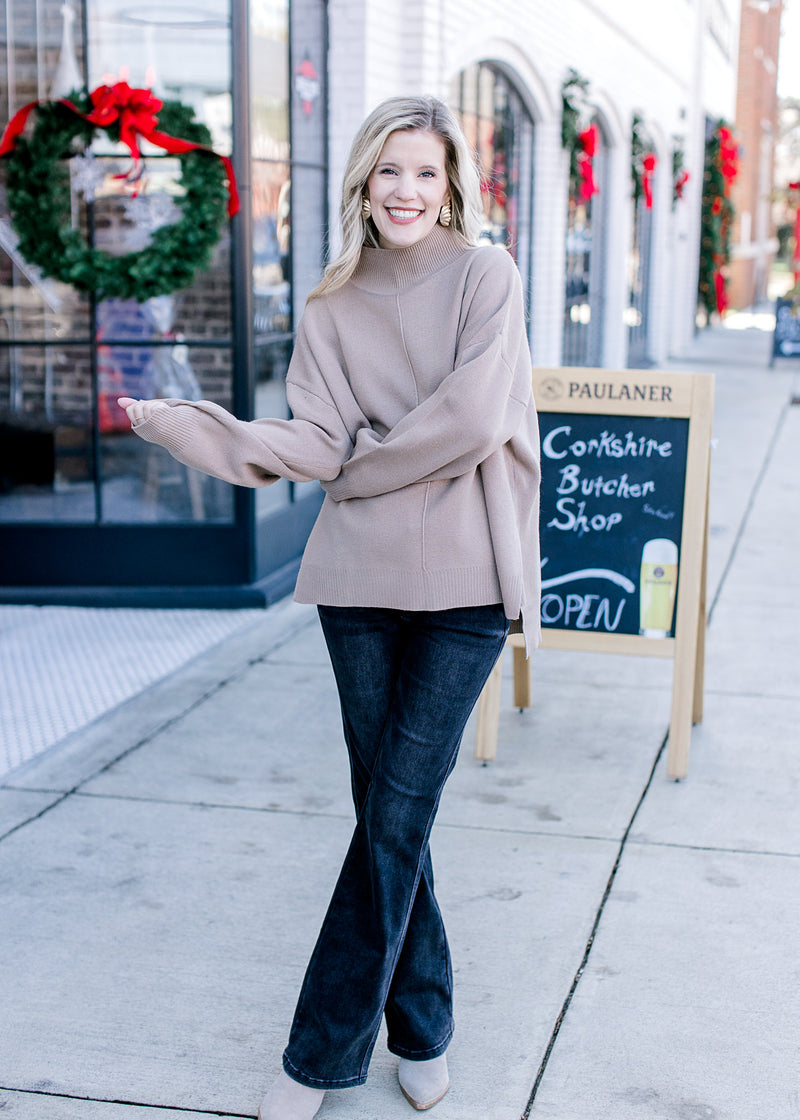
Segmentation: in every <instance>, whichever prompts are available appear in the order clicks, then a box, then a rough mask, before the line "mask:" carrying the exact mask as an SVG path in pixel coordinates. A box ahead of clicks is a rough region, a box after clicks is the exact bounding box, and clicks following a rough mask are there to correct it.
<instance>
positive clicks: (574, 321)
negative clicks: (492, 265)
mask: <svg viewBox="0 0 800 1120" xmlns="http://www.w3.org/2000/svg"><path fill="white" fill-rule="evenodd" d="M594 123H595V124H596V125H597V135H598V141H597V149H596V152H595V156H594V160H593V173H594V178H595V182H596V184H597V188H598V192H597V194H594V195H592V197H591V198H589V199H585V198H583V197H582V195H581V191H580V184H578V183H572V184H571V185H570V192H569V200H568V203H567V206H568V209H567V240H566V268H565V273H566V291H565V298H564V335H563V347H562V355H561V362H562V365H565V366H599V365H602V357H603V319H604V304H605V258H606V253H605V232H606V224H607V221H606V214H607V206H608V147H609V146H608V139H607V136H606V133H605V130H604V129H603V125H602V122H601V121H600V120H598V119H595V121H594Z"/></svg>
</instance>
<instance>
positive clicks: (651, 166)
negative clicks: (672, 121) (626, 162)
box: [631, 113, 658, 210]
mask: <svg viewBox="0 0 800 1120" xmlns="http://www.w3.org/2000/svg"><path fill="white" fill-rule="evenodd" d="M657 165H658V157H657V156H656V154H655V152H654V151H653V141H652V140H651V139H650V136H649V135H648V133H647V131H646V129H645V127H644V120H643V119H642V117H641V116H639V114H638V113H634V114H633V122H632V124H631V180H632V182H633V200H634V202H635V203H638V202H639V199H640V198H642V197H644V204H645V206H646V207H647V209H648V210H652V208H653V176H654V175H655V171H656V167H657Z"/></svg>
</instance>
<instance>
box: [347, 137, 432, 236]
mask: <svg viewBox="0 0 800 1120" xmlns="http://www.w3.org/2000/svg"><path fill="white" fill-rule="evenodd" d="M449 191H450V183H449V181H448V178H447V173H446V171H445V148H444V144H443V143H442V141H441V140H440V139H439V137H438V136H436V135H435V133H433V132H423V131H422V130H421V129H417V128H414V129H405V130H402V131H398V132H392V133H391V135H390V136H389V138H388V140H387V141H386V143H385V144H384V145H383V148H382V150H381V154H380V156H379V158H378V162H377V164H376V165H375V169H374V171H373V172H372V174H371V175H370V177H369V179H368V180H367V192H366V193H367V195H368V197H369V201H370V206H371V207H372V220H373V222H374V223H375V226H376V228H377V230H378V236H379V239H380V245H381V247H382V248H383V249H407V248H408V247H409V246H410V245H416V243H417V242H418V241H421V240H422V238H423V237H426V236H427V235H428V234H429V233H430V232H431V230H432V229H433V227H434V226H435V225H436V221H437V219H438V217H439V211H440V210H441V207H442V203H444V202H445V200H446V199H447V198H448V197H449Z"/></svg>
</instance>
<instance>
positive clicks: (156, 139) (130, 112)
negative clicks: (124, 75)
mask: <svg viewBox="0 0 800 1120" xmlns="http://www.w3.org/2000/svg"><path fill="white" fill-rule="evenodd" d="M89 97H90V99H91V102H92V105H93V106H94V108H93V109H92V111H91V113H82V112H81V111H80V109H78V108H76V107H75V106H74V105H73V104H72V102H71V101H67V100H66V98H63V97H62V98H60V99H59V104H61V105H66V107H67V108H68V109H70V110H71V111H72V112H73V113H75V115H76V116H78V117H81V118H82V119H83V120H85V121H88V122H89V123H90V124H93V125H96V126H97V127H98V128H108V126H109V125H111V124H114V123H115V122H116V121H119V137H120V140H121V141H122V143H123V144H124V145H125V146H126V148H127V149H128V151H129V152H130V153H131V157H132V159H133V161H134V164H135V166H136V169H137V172H138V169H139V167H140V165H141V162H142V153H141V150H140V148H139V140H140V139H142V140H147V141H149V142H150V143H151V144H155V146H156V147H157V148H162V149H163V150H164V151H165V152H169V154H170V155H183V154H184V153H186V152H194V151H198V152H208V153H209V155H213V156H216V158H217V159H220V160H222V163H223V165H224V167H225V173H226V175H227V176H228V217H229V218H232V217H233V215H234V214H236V213H238V210H239V192H238V190H237V187H236V176H235V175H234V172H233V164H232V163H231V161H230V159H229V158H228V157H227V156H222V155H220V154H219V153H218V152H215V151H214V150H213V148H208V147H206V145H205V144H195V143H194V142H193V141H191V140H182V139H181V138H180V137H177V136H169V135H167V133H166V132H158V131H157V130H156V125H157V124H158V114H159V112H160V111H161V109H162V108H163V106H164V102H163V101H160V100H159V98H157V97H156V96H155V95H154V94H153V92H152V91H151V90H149V89H131V87H130V86H129V85H128V83H127V82H116V83H115V84H114V85H113V86H98V87H97V89H95V90H93V91H92V92H91V93H90V94H89ZM41 104H42V102H41V101H31V102H30V103H29V104H27V105H24V106H23V107H22V108H21V109H20V110H19V112H18V113H16V114H15V115H14V116H13V117H12V119H11V120H10V121H9V123H8V125H7V126H6V129H5V131H4V133H3V136H2V139H0V156H5V155H7V154H8V153H9V152H11V151H13V150H14V147H15V146H16V142H17V138H18V137H19V136H20V134H21V133H22V131H23V129H24V128H25V125H26V124H27V121H28V117H29V116H30V114H31V112H32V110H33V109H35V108H36V107H37V106H38V105H41ZM121 177H122V178H131V176H130V175H127V176H121ZM135 177H138V175H137V176H135Z"/></svg>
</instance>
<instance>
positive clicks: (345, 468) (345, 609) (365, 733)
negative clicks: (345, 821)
mask: <svg viewBox="0 0 800 1120" xmlns="http://www.w3.org/2000/svg"><path fill="white" fill-rule="evenodd" d="M480 229H481V198H480V185H479V179H478V174H477V171H476V168H475V164H474V160H473V158H472V156H471V153H470V151H469V147H468V145H467V143H466V140H465V138H464V136H463V134H462V133H461V131H460V129H459V127H458V125H457V124H456V122H455V120H454V118H453V117H452V115H451V113H450V111H449V110H448V109H447V108H446V106H445V105H444V104H442V103H441V102H439V101H437V100H435V99H434V98H430V97H410V98H392V99H390V100H389V101H386V102H384V103H383V104H382V105H380V106H379V107H378V108H377V109H376V110H375V111H374V112H373V113H372V114H371V115H370V116H369V117H368V119H367V120H366V121H365V123H364V124H363V125H362V127H361V129H360V131H359V133H358V135H357V136H356V138H355V141H354V143H353V149H352V152H351V154H350V158H349V162H348V166H347V171H346V174H345V181H344V189H343V199H342V232H343V249H342V252H341V254H340V255H339V257H338V258H337V259H336V260H335V261H334V262H333V263H332V264H331V265H330V266H329V267H328V268H327V269H326V272H325V276H324V278H323V280H322V282H321V283H320V285H319V286H318V287H317V289H316V290H315V291H314V292H312V294H311V297H310V298H309V300H308V303H307V305H306V309H305V311H304V314H303V318H302V321H301V323H300V327H299V330H298V335H297V342H296V346H295V349H294V354H293V357H292V361H291V364H290V367H289V372H288V375H287V396H288V400H289V404H290V406H291V409H292V414H293V419H291V420H278V419H264V420H256V421H253V422H250V423H246V422H243V421H240V420H236V419H235V418H234V417H233V416H231V415H230V414H229V413H228V412H226V411H225V410H224V409H222V408H220V407H219V406H218V405H215V404H212V403H210V402H208V401H198V402H192V403H190V402H186V401H175V400H169V401H133V400H131V399H130V398H127V397H124V398H122V399H121V400H120V404H121V405H122V406H123V407H124V408H126V409H127V412H128V415H129V417H130V419H131V421H132V424H133V427H134V430H135V431H136V432H137V434H138V435H140V436H142V437H143V438H144V439H146V440H150V441H153V442H156V443H160V444H162V445H163V446H164V447H166V448H167V449H168V450H169V451H170V452H171V453H172V454H173V455H174V456H175V457H176V458H177V459H179V460H180V461H181V462H183V463H186V464H188V465H190V466H193V467H198V468H199V469H200V470H204V471H206V472H208V473H209V474H213V475H216V476H217V477H219V478H223V479H226V480H227V481H229V482H234V483H239V484H241V485H247V486H264V485H268V484H269V483H271V482H274V481H275V480H276V479H277V478H280V477H283V478H289V479H293V480H295V481H299V482H306V481H309V480H312V479H319V480H320V481H321V483H322V485H323V487H324V489H325V490H326V498H325V501H324V503H323V506H322V509H321V511H320V514H319V517H318V519H317V522H316V525H315V526H314V529H313V531H312V533H311V536H310V538H309V541H308V545H307V547H306V551H305V554H304V557H303V563H302V566H301V570H300V574H299V577H298V581H297V589H296V593H295V598H296V599H298V600H299V601H300V602H303V603H316V604H317V605H318V610H319V615H320V620H321V624H322V629H323V632H324V636H325V640H326V643H327V646H328V650H329V652H330V657H331V661H332V664H333V670H334V674H335V677H336V682H337V686H338V690H339V697H340V701H341V709H342V718H343V723H344V734H345V739H346V742H347V748H348V753H349V759H350V769H351V783H352V791H353V800H354V803H355V808H356V813H357V823H356V827H355V831H354V833H353V838H352V841H351V844H350V848H349V850H348V853H347V856H346V858H345V861H344V865H343V867H342V871H341V874H340V877H339V880H338V882H337V884H336V887H335V890H334V893H333V897H332V899H331V902H330V906H329V909H328V912H327V915H326V917H325V920H324V923H323V926H322V930H321V932H320V935H319V939H318V941H317V944H316V947H315V949H314V952H313V955H312V957H311V961H310V963H309V965H308V970H307V972H306V976H305V980H304V982H303V986H302V990H301V993H300V997H299V1001H298V1004H297V1010H296V1012H295V1017H294V1021H293V1024H292V1028H291V1032H290V1037H289V1043H288V1046H287V1048H286V1051H285V1053H284V1056H283V1072H282V1073H281V1075H280V1076H279V1078H278V1080H277V1081H276V1082H275V1084H274V1085H273V1086H272V1089H271V1090H270V1091H269V1093H268V1094H267V1096H266V1097H265V1099H264V1101H263V1102H262V1105H261V1109H260V1112H259V1116H260V1118H261V1120H311V1117H313V1116H314V1115H316V1113H317V1111H318V1109H319V1107H320V1104H321V1101H322V1097H323V1095H324V1092H325V1091H326V1090H327V1089H335V1088H342V1087H348V1086H352V1085H360V1084H363V1082H364V1081H365V1080H366V1076H367V1067H368V1064H369V1059H370V1055H371V1053H372V1049H373V1046H374V1045H375V1040H376V1037H377V1034H378V1030H379V1027H380V1024H381V1019H382V1017H383V1016H384V1015H385V1018H386V1023H387V1027H388V1045H389V1049H390V1050H391V1051H392V1052H393V1053H394V1054H396V1055H398V1057H399V1059H400V1062H399V1069H398V1075H399V1081H400V1087H401V1089H402V1091H403V1093H404V1094H405V1096H406V1098H407V1099H408V1101H409V1102H410V1103H411V1104H412V1105H413V1106H414V1107H415V1108H418V1109H425V1108H430V1107H431V1106H432V1105H434V1104H435V1103H436V1102H437V1101H438V1100H440V1099H441V1098H442V1097H443V1096H444V1094H445V1093H446V1092H447V1090H448V1088H449V1079H448V1072H447V1059H446V1056H445V1052H446V1050H447V1046H448V1043H449V1041H450V1038H451V1035H452V1033H453V1017H452V975H451V967H450V958H449V951H448V947H447V939H446V936H445V931H444V926H443V924H442V918H441V914H440V912H439V908H438V905H437V903H436V898H435V896H434V891H433V871H432V868H431V858H430V853H429V850H428V839H429V836H430V831H431V827H432V824H433V819H434V815H435V813H436V809H437V806H438V803H439V798H440V795H441V792H442V788H443V786H444V783H445V780H446V778H447V776H448V774H449V773H450V771H451V769H452V767H453V765H454V764H455V759H456V754H457V751H458V746H459V742H460V739H461V735H462V732H463V729H464V725H465V723H466V721H467V718H468V716H469V714H470V711H471V710H472V708H473V706H474V704H475V701H476V700H477V698H478V696H479V694H480V692H481V689H482V688H483V685H484V683H485V681H486V678H487V676H488V675H489V672H490V671H491V669H492V666H493V665H494V663H495V661H496V659H497V657H498V655H499V653H500V650H501V648H502V646H503V642H504V641H505V637H506V634H507V631H508V625H509V623H508V620H509V619H517V618H520V617H521V618H522V624H523V627H524V630H525V632H526V635H527V640H528V646H529V648H532V647H534V646H535V645H536V643H537V640H538V613H539V612H538V591H539V587H538V573H539V557H538V543H537V530H538V483H539V458H538V429H537V422H536V412H535V409H534V405H533V401H532V397H531V368H530V355H529V352H528V345H527V338H526V330H525V322H524V312H523V301H522V292H521V283H520V279H519V274H518V272H517V269H516V267H515V265H514V262H513V260H512V259H511V257H510V256H509V255H508V253H507V252H506V251H505V250H503V249H500V248H497V247H495V246H490V245H483V246H478V239H479V235H480Z"/></svg>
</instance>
